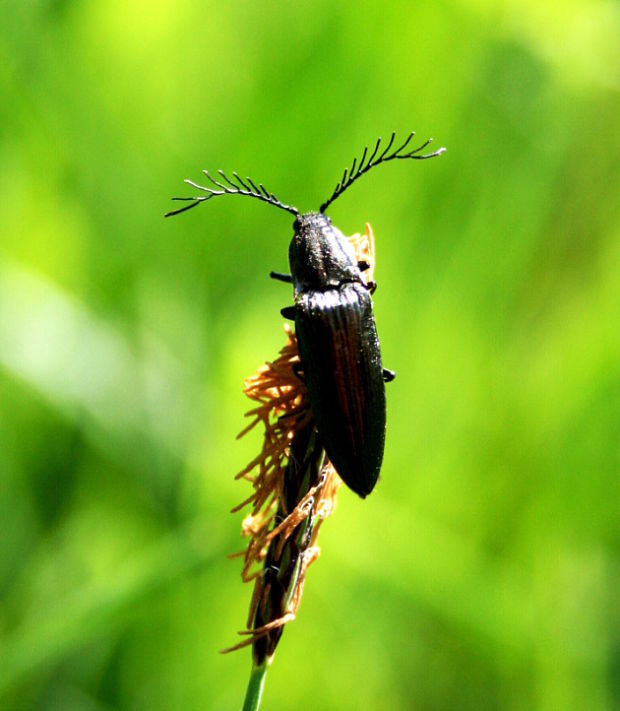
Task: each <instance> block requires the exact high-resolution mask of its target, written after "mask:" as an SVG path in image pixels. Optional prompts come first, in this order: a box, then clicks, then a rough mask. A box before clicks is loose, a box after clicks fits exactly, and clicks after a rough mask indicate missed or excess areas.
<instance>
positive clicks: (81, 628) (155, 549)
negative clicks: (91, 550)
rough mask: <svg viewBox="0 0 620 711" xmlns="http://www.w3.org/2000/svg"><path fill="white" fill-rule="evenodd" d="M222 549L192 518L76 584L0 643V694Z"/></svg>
mask: <svg viewBox="0 0 620 711" xmlns="http://www.w3.org/2000/svg"><path fill="white" fill-rule="evenodd" d="M222 551H223V549H222V545H221V542H220V541H219V538H218V537H217V535H214V532H213V531H211V530H208V531H207V529H206V527H205V525H204V522H203V521H195V522H193V523H191V524H189V525H187V526H185V527H183V528H181V529H179V530H177V531H175V532H173V533H171V534H169V535H167V536H165V537H163V538H162V539H160V540H159V541H158V542H157V543H155V544H154V545H153V546H152V547H151V548H149V549H148V550H146V551H144V552H143V553H142V554H140V555H138V556H136V557H135V558H132V559H130V560H128V561H127V563H126V564H125V565H124V566H123V567H122V568H120V569H117V570H115V571H114V576H113V577H111V578H110V579H109V580H108V581H107V582H106V583H102V582H100V581H99V582H97V583H95V584H92V585H88V586H86V587H85V588H83V589H80V590H76V591H75V592H74V593H72V594H71V595H68V596H67V597H66V598H65V599H61V600H59V601H58V602H57V604H56V605H54V607H53V609H45V610H42V611H41V612H40V614H36V615H32V616H31V618H29V619H26V620H25V621H24V622H23V623H22V624H21V626H20V627H18V628H17V629H16V630H15V632H14V633H12V634H11V635H10V636H8V637H6V638H5V639H4V640H3V641H2V643H1V644H0V695H1V694H3V693H5V692H6V691H8V690H9V689H10V688H11V687H12V686H14V685H16V684H18V683H20V682H21V681H23V680H24V678H25V677H27V675H28V674H31V673H33V672H36V671H37V670H38V669H40V668H42V667H44V666H46V665H49V664H53V663H54V662H56V661H58V660H59V659H61V658H62V657H63V656H64V655H66V654H67V653H69V652H71V651H73V650H75V649H76V648H78V647H79V646H80V645H81V644H84V643H86V642H88V641H89V640H90V639H92V638H94V637H96V636H97V635H100V634H102V633H104V632H107V631H110V630H113V629H114V627H115V626H118V627H119V628H120V627H121V626H123V625H125V624H126V623H127V621H128V620H129V619H131V615H132V611H135V610H136V609H137V606H138V604H139V603H140V602H141V601H143V600H144V599H145V598H147V596H150V595H152V594H157V593H161V592H163V591H165V590H166V589H168V588H170V587H172V586H174V585H175V584H178V582H179V580H180V579H182V578H183V577H185V576H187V575H189V574H191V573H192V572H195V571H197V570H200V569H203V568H205V567H206V566H208V565H209V563H210V562H212V561H214V560H220V559H221V558H222V556H223V552H222Z"/></svg>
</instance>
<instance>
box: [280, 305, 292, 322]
mask: <svg viewBox="0 0 620 711" xmlns="http://www.w3.org/2000/svg"><path fill="white" fill-rule="evenodd" d="M280 313H281V314H282V316H284V318H287V319H288V320H289V321H294V320H295V307H294V306H285V307H284V308H283V309H280Z"/></svg>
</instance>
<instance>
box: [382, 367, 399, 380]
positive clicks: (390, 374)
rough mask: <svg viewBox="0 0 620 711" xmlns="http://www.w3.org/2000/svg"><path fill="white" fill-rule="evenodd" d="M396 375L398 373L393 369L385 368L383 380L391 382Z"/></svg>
mask: <svg viewBox="0 0 620 711" xmlns="http://www.w3.org/2000/svg"><path fill="white" fill-rule="evenodd" d="M395 377H396V373H395V372H394V371H393V370H388V369H387V368H384V369H383V382H385V383H391V382H392V380H394V378H395Z"/></svg>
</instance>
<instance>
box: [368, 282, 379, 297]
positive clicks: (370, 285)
mask: <svg viewBox="0 0 620 711" xmlns="http://www.w3.org/2000/svg"><path fill="white" fill-rule="evenodd" d="M366 288H367V289H368V291H369V292H370V293H371V294H374V293H375V291H377V282H376V281H369V282H368V283H367V284H366Z"/></svg>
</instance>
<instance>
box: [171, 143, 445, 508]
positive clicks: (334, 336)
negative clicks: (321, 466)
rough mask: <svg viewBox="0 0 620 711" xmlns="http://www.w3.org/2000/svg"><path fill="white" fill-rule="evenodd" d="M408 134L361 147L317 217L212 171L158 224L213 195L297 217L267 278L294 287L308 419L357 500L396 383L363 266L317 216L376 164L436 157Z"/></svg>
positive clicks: (371, 478)
mask: <svg viewBox="0 0 620 711" xmlns="http://www.w3.org/2000/svg"><path fill="white" fill-rule="evenodd" d="M414 135H415V134H414V133H413V132H412V133H410V134H409V136H408V137H407V140H406V141H405V142H404V143H403V144H402V145H400V146H399V147H398V148H393V146H394V141H395V138H396V134H395V133H392V136H391V138H390V140H389V142H388V144H387V146H385V147H382V146H381V139H380V138H379V139H378V140H377V143H376V145H375V147H374V150H373V151H372V152H369V150H368V147H366V148H365V149H364V151H363V153H362V156H361V158H360V160H359V161H358V160H357V159H354V160H353V163H352V165H351V167H350V168H348V169H345V171H344V174H343V176H342V179H341V180H340V182H339V183H338V184H337V185H336V188H335V189H334V192H333V193H332V194H331V196H330V197H329V198H328V199H327V200H326V201H325V202H324V203H323V204H322V205H321V207H320V208H319V211H318V212H306V213H300V212H299V210H298V209H297V208H296V207H293V206H292V205H285V204H284V203H282V202H281V201H280V200H278V198H277V197H276V196H275V195H273V193H270V192H269V191H268V190H267V189H266V188H265V187H264V185H263V184H262V183H258V184H256V183H255V182H254V181H253V180H252V179H251V178H245V179H243V178H241V177H240V176H239V174H238V173H236V172H233V173H232V178H230V177H228V176H227V175H226V174H225V173H224V172H223V171H221V170H220V171H218V175H219V178H214V177H213V176H212V175H211V174H210V173H209V171H207V170H205V171H203V172H204V174H205V176H206V177H207V180H208V181H209V183H210V185H211V186H212V187H209V186H204V185H198V184H197V183H195V182H193V181H192V180H186V181H185V182H186V183H187V184H188V185H191V186H192V187H194V188H196V189H197V190H201V191H202V192H204V193H206V195H195V196H192V197H177V198H173V199H174V200H184V201H189V202H190V204H189V205H185V206H184V207H181V208H179V209H178V210H172V211H171V212H168V213H167V215H166V217H169V216H171V215H178V214H179V213H181V212H185V211H187V210H190V209H192V208H194V207H196V206H197V205H199V204H200V203H202V202H206V201H207V200H211V199H212V198H214V197H218V196H220V195H245V196H246V197H251V198H256V199H257V200H262V201H263V202H266V203H268V204H270V205H273V206H274V207H277V208H280V209H281V210H285V211H287V212H290V213H292V214H293V215H295V221H294V223H293V230H294V235H293V239H292V241H291V244H290V247H289V263H290V269H291V274H290V275H289V274H280V273H276V272H272V273H271V277H272V278H274V279H278V280H280V281H284V282H287V283H292V284H293V288H294V305H293V306H289V307H285V308H283V309H282V315H283V316H284V317H285V318H289V319H292V320H294V321H295V331H296V335H297V340H298V343H299V353H300V358H301V369H300V372H299V373H298V375H299V377H300V378H303V379H304V381H305V383H306V386H307V389H308V392H309V396H310V407H311V410H312V416H313V418H314V421H315V423H316V428H317V431H318V436H319V438H320V441H321V444H322V446H323V447H324V449H325V451H326V453H327V456H328V457H329V460H330V461H331V462H332V464H333V465H334V467H335V469H336V471H337V472H338V474H339V475H340V477H341V479H342V480H343V481H344V483H345V484H346V485H347V486H348V487H349V488H351V489H353V491H355V492H356V493H357V494H359V495H360V496H361V497H365V496H367V495H368V494H369V493H370V492H371V491H372V490H373V488H374V486H375V484H376V482H377V478H378V476H379V471H380V469H381V463H382V461H383V449H384V444H385V418H386V414H385V385H384V384H385V382H387V381H390V380H392V379H393V378H394V373H392V372H391V371H389V370H386V369H385V368H383V365H382V362H381V351H380V349H379V341H378V339H377V330H376V327H375V320H374V316H373V310H372V299H371V294H372V292H373V291H374V288H375V284H374V282H369V283H367V282H366V281H365V280H364V279H363V277H362V273H363V271H364V270H366V269H368V264H366V263H364V262H358V261H357V259H356V258H355V255H354V253H353V250H352V248H351V245H350V243H349V241H348V240H347V239H346V237H345V236H344V235H343V234H342V232H341V231H340V230H339V229H338V228H337V227H335V226H334V225H332V222H331V220H330V219H329V217H328V216H327V215H326V214H325V211H326V210H327V208H328V207H329V205H331V203H332V202H334V200H336V198H338V197H340V195H342V193H343V192H344V191H345V190H346V189H347V188H348V187H350V186H351V185H352V184H353V183H354V182H355V181H356V180H357V179H358V178H360V177H361V176H362V175H364V174H365V173H367V172H368V171H369V170H370V169H371V168H374V167H376V166H378V165H380V164H381V163H387V162H388V161H391V160H405V159H409V158H410V159H413V160H424V159H426V158H433V157H435V156H438V155H440V154H441V153H443V152H444V150H445V149H444V148H440V149H439V150H437V151H434V152H432V153H423V151H424V149H425V148H426V147H427V146H428V145H429V143H430V142H431V140H432V139H429V140H427V141H426V142H424V143H423V144H422V145H420V146H418V147H417V148H413V149H409V144H410V142H411V139H412V138H413V136H414Z"/></svg>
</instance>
